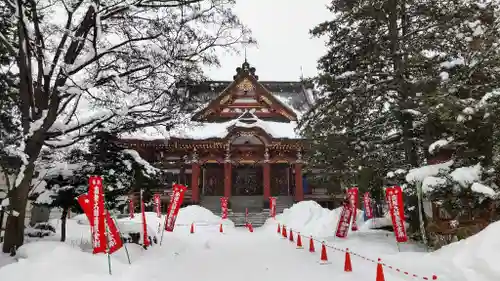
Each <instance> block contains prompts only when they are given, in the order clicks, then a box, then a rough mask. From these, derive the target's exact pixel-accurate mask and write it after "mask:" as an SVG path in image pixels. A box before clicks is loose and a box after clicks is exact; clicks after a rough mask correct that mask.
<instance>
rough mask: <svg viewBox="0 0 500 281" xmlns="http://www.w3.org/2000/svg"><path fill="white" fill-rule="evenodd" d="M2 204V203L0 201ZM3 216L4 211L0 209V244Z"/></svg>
mask: <svg viewBox="0 0 500 281" xmlns="http://www.w3.org/2000/svg"><path fill="white" fill-rule="evenodd" d="M0 203H2V201H0ZM4 215H5V210H4V209H3V208H0V243H2V240H3V239H2V237H3V236H2V232H3V218H4Z"/></svg>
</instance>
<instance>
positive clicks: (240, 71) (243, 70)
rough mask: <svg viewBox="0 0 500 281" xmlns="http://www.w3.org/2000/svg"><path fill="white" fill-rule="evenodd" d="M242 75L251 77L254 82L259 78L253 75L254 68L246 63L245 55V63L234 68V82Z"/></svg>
mask: <svg viewBox="0 0 500 281" xmlns="http://www.w3.org/2000/svg"><path fill="white" fill-rule="evenodd" d="M244 74H249V75H252V76H253V77H254V78H255V80H259V76H257V75H255V67H251V66H250V64H249V63H248V61H247V58H246V55H245V61H244V62H243V63H242V64H241V67H237V68H236V75H234V76H233V79H234V80H236V79H238V77H240V76H241V75H244Z"/></svg>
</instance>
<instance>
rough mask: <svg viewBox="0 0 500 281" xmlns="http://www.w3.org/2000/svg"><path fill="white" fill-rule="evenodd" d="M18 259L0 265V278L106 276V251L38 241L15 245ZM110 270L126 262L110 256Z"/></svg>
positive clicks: (24, 280) (120, 268)
mask: <svg viewBox="0 0 500 281" xmlns="http://www.w3.org/2000/svg"><path fill="white" fill-rule="evenodd" d="M18 258H19V261H18V262H17V263H13V264H10V265H7V266H4V267H2V268H0V276H2V280H3V279H5V280H8V281H27V280H39V279H40V278H43V277H44V276H45V277H46V278H49V279H51V280H68V278H69V279H71V280H73V281H80V280H82V281H83V280H89V279H91V280H109V279H110V278H109V275H108V263H107V257H106V255H92V254H91V253H87V252H83V251H81V250H80V249H78V248H75V247H71V246H70V245H68V244H65V243H60V242H59V243H58V242H51V241H45V242H44V241H39V242H34V243H27V244H26V245H23V246H22V247H21V248H19V253H18ZM112 263H113V270H114V271H115V272H120V271H123V269H124V268H125V266H128V265H126V264H124V263H123V262H121V261H120V260H118V259H116V258H114V257H113V258H112Z"/></svg>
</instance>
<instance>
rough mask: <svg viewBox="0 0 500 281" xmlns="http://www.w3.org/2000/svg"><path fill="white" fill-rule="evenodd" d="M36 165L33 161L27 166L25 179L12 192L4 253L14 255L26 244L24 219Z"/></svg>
mask: <svg viewBox="0 0 500 281" xmlns="http://www.w3.org/2000/svg"><path fill="white" fill-rule="evenodd" d="M33 170H34V164H33V162H32V161H30V163H28V165H26V169H25V170H24V173H22V174H21V175H20V176H23V179H22V181H21V183H20V184H19V186H18V187H17V188H14V189H12V190H11V191H10V193H9V195H8V198H9V203H10V205H9V215H8V216H7V224H6V225H5V239H4V243H3V248H2V251H3V252H4V253H12V251H13V250H17V248H19V247H20V246H21V245H22V244H23V242H24V219H25V217H26V205H27V203H28V193H29V190H30V185H31V179H32V178H33Z"/></svg>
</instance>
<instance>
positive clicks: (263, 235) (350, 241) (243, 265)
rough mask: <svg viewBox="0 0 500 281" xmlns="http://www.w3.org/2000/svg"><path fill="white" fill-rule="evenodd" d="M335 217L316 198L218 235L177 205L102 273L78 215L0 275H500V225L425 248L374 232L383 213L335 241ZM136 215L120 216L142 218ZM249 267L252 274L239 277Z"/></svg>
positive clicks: (13, 280)
mask: <svg viewBox="0 0 500 281" xmlns="http://www.w3.org/2000/svg"><path fill="white" fill-rule="evenodd" d="M146 215H147V221H148V226H151V227H153V226H156V224H157V223H158V222H161V221H162V220H163V217H162V218H157V217H156V215H155V214H154V213H147V214H146ZM337 215H338V210H332V211H330V210H327V209H323V208H321V207H320V206H319V205H318V204H317V203H314V202H312V201H305V202H300V203H297V204H295V205H293V206H292V207H291V208H289V209H288V210H287V211H285V212H284V214H280V215H278V216H277V217H276V220H274V219H269V220H268V221H267V222H266V225H265V226H263V227H261V228H255V230H254V232H253V233H250V232H249V231H248V230H247V229H245V228H232V227H227V228H225V230H224V231H225V232H224V233H223V234H221V233H219V232H218V223H220V218H219V217H217V216H215V215H214V214H212V213H211V212H210V211H208V210H206V209H204V208H202V207H199V206H190V207H186V208H182V209H181V210H180V213H179V218H178V219H179V224H178V225H177V226H176V228H175V231H174V232H172V233H168V232H165V234H164V238H163V244H162V245H161V246H160V245H159V244H155V245H153V246H152V247H150V248H149V249H148V250H143V249H142V248H140V247H139V246H138V245H134V244H127V248H128V252H129V254H130V257H131V261H132V263H131V264H130V265H129V264H128V262H127V258H126V254H125V251H124V249H121V250H119V251H118V252H117V253H115V254H113V255H112V256H111V265H112V273H113V274H112V275H111V276H110V275H109V274H108V264H107V257H106V255H102V254H100V255H92V254H91V253H90V252H89V251H90V249H89V248H86V247H85V245H83V243H81V240H83V239H90V237H89V236H90V233H89V226H88V224H87V225H81V224H79V222H80V221H85V220H86V218H85V217H84V216H82V215H77V216H75V217H73V218H72V219H69V220H68V238H69V240H70V241H72V242H67V243H61V242H56V241H52V240H43V239H42V240H37V241H29V243H27V244H25V245H24V246H22V247H21V248H20V249H19V251H18V254H17V256H16V259H12V258H9V257H7V256H0V276H2V278H5V280H9V281H36V280H39V279H40V274H43V273H44V272H46V273H50V279H51V280H52V281H65V280H68V278H70V279H71V280H76V281H80V280H82V281H83V280H89V279H91V280H97V281H101V280H109V281H114V280H116V281H118V280H120V281H133V280H137V279H140V280H162V279H164V278H165V276H166V274H167V275H168V277H169V278H172V279H187V280H202V279H203V280H220V281H225V280H230V279H231V280H232V279H234V277H235V276H238V278H239V279H241V280H242V281H250V280H256V279H258V280H272V279H279V280H281V279H283V280H289V281H301V280H303V279H304V276H307V277H308V278H313V279H316V280H328V279H331V277H332V276H335V280H339V281H361V280H374V279H375V272H376V263H375V262H373V261H371V260H376V259H377V258H381V259H382V261H383V262H384V263H386V264H387V266H385V267H384V272H385V280H386V281H407V280H413V279H416V278H413V277H408V276H407V275H405V274H404V273H403V272H404V271H406V272H408V273H409V274H410V276H412V275H413V274H415V275H417V276H418V277H419V278H418V279H422V277H423V276H425V277H431V276H432V275H433V274H436V275H437V276H438V280H454V281H476V280H481V281H493V280H498V279H499V278H500V269H499V268H498V267H497V266H496V261H497V260H498V259H499V258H500V253H499V252H498V248H499V247H500V242H499V241H498V239H497V238H498V235H500V222H497V223H493V224H492V225H490V226H489V227H487V228H486V229H485V230H484V231H482V232H480V233H479V234H477V235H475V236H472V237H469V238H468V239H465V240H462V241H460V242H456V243H453V244H451V245H448V246H445V247H443V248H441V249H440V250H438V251H436V252H433V253H427V252H426V251H425V250H424V249H422V248H421V247H420V246H418V245H417V244H414V243H411V242H410V243H400V244H399V245H397V244H396V243H395V239H394V234H393V233H392V232H388V231H383V230H375V229H372V228H373V225H379V226H382V225H390V220H388V219H387V218H376V219H373V220H368V221H367V222H363V221H362V219H361V218H359V219H358V225H359V226H360V229H359V231H356V232H350V233H349V235H348V237H347V238H346V239H338V238H334V237H333V231H334V228H335V226H336V221H335V218H334V217H337ZM360 216H361V212H360ZM139 217H140V216H136V217H135V218H134V219H132V220H131V219H129V218H124V219H120V220H119V221H129V222H140V221H141V219H140V218H139ZM337 218H338V217H337ZM191 222H197V223H198V226H197V227H195V233H193V234H190V233H189V225H188V224H186V225H183V224H184V223H191ZM204 223H205V225H203V224H204ZM277 223H281V224H282V223H286V225H287V227H288V228H295V229H294V233H296V231H300V230H302V234H305V235H313V236H314V238H315V246H316V250H317V252H316V253H314V254H311V253H308V252H307V246H308V244H309V241H308V237H307V236H303V237H302V243H303V244H304V246H305V248H306V249H296V247H295V245H294V244H293V243H290V242H289V241H287V240H285V239H283V238H281V237H280V235H277V234H276V227H277ZM295 235H296V234H295ZM316 235H317V236H316ZM86 237H88V238H86ZM296 237H297V236H295V238H296ZM50 238H52V237H50ZM75 238H78V239H79V241H80V242H78V241H76V240H75ZM321 241H324V242H325V243H326V245H328V248H327V253H328V258H329V260H330V261H332V263H331V264H328V265H320V264H319V263H318V262H319V256H320V251H319V250H320V242H321ZM87 246H88V245H87ZM347 247H348V248H349V250H350V251H351V260H352V264H353V272H350V273H345V272H344V271H343V261H344V256H345V254H344V253H343V252H341V251H340V250H342V249H345V248H347ZM16 260H17V262H16ZM389 265H390V266H391V267H392V268H390V267H388V266H389ZM396 268H397V269H398V270H400V271H399V272H398V271H396V270H395V269H396ZM249 269H250V270H251V271H252V274H241V273H242V272H243V273H244V272H248V270H249ZM429 280H431V279H429Z"/></svg>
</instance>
